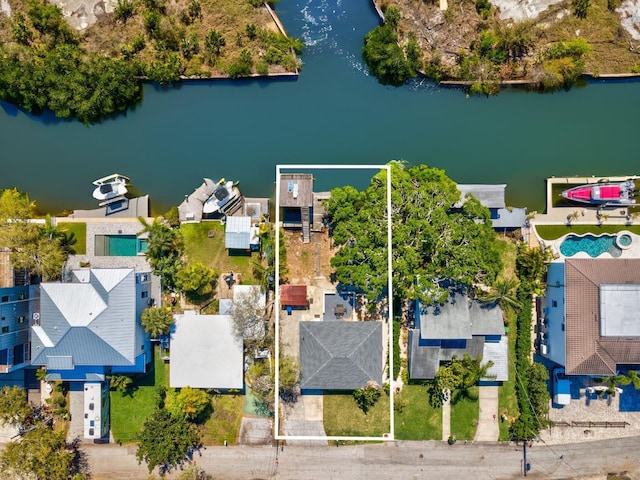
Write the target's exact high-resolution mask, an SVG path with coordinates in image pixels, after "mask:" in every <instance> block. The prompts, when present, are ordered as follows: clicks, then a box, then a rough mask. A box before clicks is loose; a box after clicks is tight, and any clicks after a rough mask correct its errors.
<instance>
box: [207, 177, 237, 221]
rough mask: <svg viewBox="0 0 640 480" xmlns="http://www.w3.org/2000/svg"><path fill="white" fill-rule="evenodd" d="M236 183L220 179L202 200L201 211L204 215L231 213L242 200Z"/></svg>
mask: <svg viewBox="0 0 640 480" xmlns="http://www.w3.org/2000/svg"><path fill="white" fill-rule="evenodd" d="M238 183H239V182H232V181H226V180H225V179H224V178H222V179H220V180H219V181H218V182H217V183H216V187H215V189H214V191H213V193H212V194H211V196H210V197H209V198H208V199H207V201H206V202H204V205H203V206H202V213H204V214H205V215H215V214H217V213H220V214H223V215H226V214H227V213H233V211H234V210H235V209H237V207H238V206H239V205H240V203H241V200H242V195H240V190H239V189H238V187H237V185H238Z"/></svg>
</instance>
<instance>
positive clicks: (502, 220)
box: [491, 208, 527, 229]
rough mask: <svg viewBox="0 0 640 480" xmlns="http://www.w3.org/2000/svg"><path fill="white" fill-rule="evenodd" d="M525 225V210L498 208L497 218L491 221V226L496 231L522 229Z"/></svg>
mask: <svg viewBox="0 0 640 480" xmlns="http://www.w3.org/2000/svg"><path fill="white" fill-rule="evenodd" d="M526 223H527V209H526V208H500V209H498V218H492V219H491V226H492V227H493V228H496V229H500V228H520V227H524V226H525V225H526Z"/></svg>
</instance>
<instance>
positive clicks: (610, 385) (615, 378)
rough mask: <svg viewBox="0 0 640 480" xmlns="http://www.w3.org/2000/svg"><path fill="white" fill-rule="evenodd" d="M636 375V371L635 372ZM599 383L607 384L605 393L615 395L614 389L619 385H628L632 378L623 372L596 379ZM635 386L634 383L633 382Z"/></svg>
mask: <svg viewBox="0 0 640 480" xmlns="http://www.w3.org/2000/svg"><path fill="white" fill-rule="evenodd" d="M636 376H637V373H636ZM598 382H600V383H606V384H607V393H608V394H609V395H611V396H612V397H615V396H616V389H617V388H618V387H619V386H621V387H624V386H626V385H629V384H630V383H631V382H632V379H631V378H630V377H629V376H627V375H624V374H618V375H611V376H609V377H604V378H601V379H599V380H598ZM634 386H635V384H634Z"/></svg>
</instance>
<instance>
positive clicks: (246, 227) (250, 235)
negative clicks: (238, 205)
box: [224, 216, 260, 250]
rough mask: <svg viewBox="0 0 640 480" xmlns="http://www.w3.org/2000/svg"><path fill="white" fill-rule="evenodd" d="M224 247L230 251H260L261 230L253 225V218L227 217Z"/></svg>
mask: <svg viewBox="0 0 640 480" xmlns="http://www.w3.org/2000/svg"><path fill="white" fill-rule="evenodd" d="M224 246H225V247H226V248H228V249H229V250H258V249H259V248H260V240H259V229H258V228H257V227H253V226H252V225H251V217H245V216H242V217H227V222H226V225H225V237H224Z"/></svg>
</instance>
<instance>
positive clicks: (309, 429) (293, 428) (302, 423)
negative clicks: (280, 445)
mask: <svg viewBox="0 0 640 480" xmlns="http://www.w3.org/2000/svg"><path fill="white" fill-rule="evenodd" d="M284 434H285V435H287V436H300V437H301V436H307V437H324V436H326V435H327V434H326V433H325V431H324V425H323V423H322V422H310V421H306V420H293V421H292V420H285V422H284ZM287 445H300V446H319V445H322V446H326V445H327V441H326V440H290V439H289V440H287Z"/></svg>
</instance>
